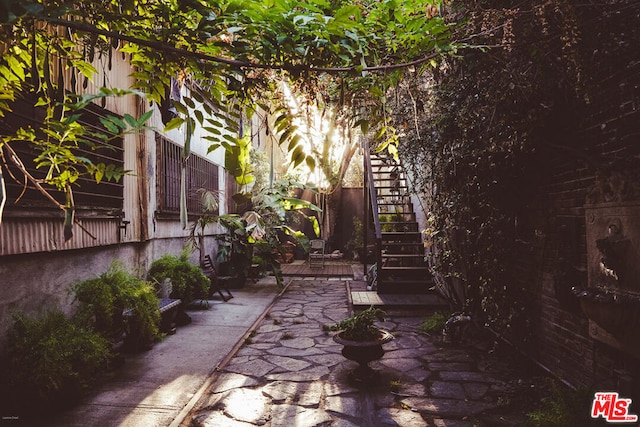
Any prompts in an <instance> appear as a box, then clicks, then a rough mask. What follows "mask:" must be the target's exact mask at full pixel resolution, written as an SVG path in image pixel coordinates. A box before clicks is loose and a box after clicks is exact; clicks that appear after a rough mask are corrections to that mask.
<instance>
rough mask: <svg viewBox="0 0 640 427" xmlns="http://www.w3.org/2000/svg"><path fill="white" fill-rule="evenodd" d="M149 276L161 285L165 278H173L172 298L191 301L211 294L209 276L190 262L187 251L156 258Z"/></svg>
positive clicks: (157, 284) (186, 301)
mask: <svg viewBox="0 0 640 427" xmlns="http://www.w3.org/2000/svg"><path fill="white" fill-rule="evenodd" d="M148 278H149V280H150V281H152V282H154V283H155V284H156V286H159V285H160V284H161V283H162V282H163V281H164V280H165V279H170V280H171V287H172V288H171V294H170V295H169V296H170V297H171V298H177V299H181V300H182V301H183V302H184V303H190V302H191V301H193V300H194V299H196V298H206V297H207V296H208V295H209V286H210V284H211V282H210V280H209V278H207V276H205V275H204V273H203V272H202V269H200V267H197V266H195V265H193V264H191V263H190V262H189V259H188V256H187V253H186V252H183V253H182V254H180V256H174V255H168V254H167V255H163V256H162V257H160V258H158V259H157V260H155V261H154V262H153V263H152V264H151V267H150V268H149V273H148Z"/></svg>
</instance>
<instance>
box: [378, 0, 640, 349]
mask: <svg viewBox="0 0 640 427" xmlns="http://www.w3.org/2000/svg"><path fill="white" fill-rule="evenodd" d="M512 3H513V5H512V6H511V7H509V6H505V4H504V2H491V1H477V2H469V3H467V4H466V5H465V10H458V11H457V13H458V14H460V15H463V16H467V17H468V18H469V22H468V25H467V27H465V28H466V29H467V30H468V32H469V33H468V34H469V36H470V37H472V38H473V41H474V43H476V45H477V46H479V47H480V46H482V47H483V48H482V49H477V50H470V51H465V52H464V54H462V55H460V56H459V57H457V58H445V59H443V60H442V61H440V62H439V63H438V66H437V67H436V68H435V69H433V71H429V72H425V73H419V72H416V73H415V75H414V79H413V80H410V81H404V82H402V84H399V85H397V86H395V87H393V88H392V89H391V90H390V91H389V93H390V95H391V96H390V98H392V99H394V100H395V101H394V102H395V103H394V105H393V111H394V113H395V114H394V121H393V124H394V126H395V127H396V128H398V129H401V130H402V132H403V135H402V136H401V138H400V145H399V147H400V153H401V157H402V158H403V159H404V160H405V163H406V166H407V168H408V169H409V170H410V171H411V175H412V176H413V179H414V184H415V186H416V190H417V191H419V193H420V194H421V197H422V198H423V200H424V205H425V207H426V210H427V216H428V218H429V220H430V221H429V225H428V229H427V230H426V231H425V233H426V234H427V237H428V238H429V239H430V242H431V243H432V244H434V245H436V246H438V247H439V251H437V252H436V258H437V259H435V260H433V261H432V266H433V267H434V269H435V270H436V273H437V274H436V275H437V278H438V279H439V280H441V281H443V282H445V283H446V286H448V288H449V290H450V291H451V299H452V302H453V303H454V304H455V305H458V306H460V307H462V308H465V309H466V310H468V311H470V312H472V313H474V314H475V315H476V319H480V320H481V321H482V322H484V323H486V324H488V325H491V326H493V327H495V328H496V329H497V330H499V331H501V332H502V333H505V334H506V335H507V336H510V337H513V336H514V335H516V333H515V332H514V331H518V332H517V339H518V340H526V338H527V331H530V327H531V324H530V323H529V322H530V321H529V319H530V318H531V316H530V314H531V311H530V310H531V304H532V302H533V301H532V294H531V289H530V286H531V285H530V284H527V283H524V282H525V280H523V278H522V277H520V273H521V272H520V271H519V264H520V263H521V260H522V257H523V255H527V254H529V256H531V255H530V254H531V251H532V243H533V242H534V240H535V239H536V236H537V235H540V234H541V233H544V232H545V225H544V224H539V223H536V222H535V221H536V218H534V217H533V216H532V214H531V212H532V211H535V210H536V208H537V206H535V204H536V203H537V202H539V201H540V200H541V198H543V197H544V195H541V194H539V193H538V191H539V188H540V183H543V182H545V180H546V179H547V178H546V176H545V171H547V170H548V165H547V159H546V158H545V154H547V153H549V152H553V151H554V150H556V152H557V151H558V150H560V151H562V152H567V153H569V152H571V153H578V152H580V150H583V147H582V146H581V144H580V142H581V141H580V139H577V138H575V137H573V138H569V137H568V135H572V132H573V134H575V130H576V129H579V128H580V123H581V121H580V120H581V117H584V116H586V115H588V112H589V111H590V108H592V104H591V103H592V99H593V92H594V90H595V88H596V87H597V79H598V76H600V75H602V74H606V73H607V72H611V70H610V68H611V66H612V63H616V62H618V63H620V64H621V65H622V61H623V60H622V59H621V58H629V54H630V46H629V45H628V42H623V40H624V39H625V38H627V39H629V34H627V35H626V36H625V33H624V32H625V30H629V28H630V27H629V25H631V24H630V23H631V22H632V18H631V17H629V18H628V19H626V20H625V19H624V18H623V15H624V14H625V13H631V16H635V15H637V13H638V8H637V6H634V5H633V3H632V2H627V1H613V2H608V3H607V5H606V6H605V5H601V6H599V7H598V6H596V5H581V6H579V5H573V3H572V2H568V1H563V0H542V1H534V2H531V3H530V4H529V3H527V4H526V5H524V4H522V3H520V2H512ZM455 13H456V12H454V13H453V14H454V15H455ZM605 40H607V41H605ZM612 43H614V44H612ZM636 56H637V55H636Z"/></svg>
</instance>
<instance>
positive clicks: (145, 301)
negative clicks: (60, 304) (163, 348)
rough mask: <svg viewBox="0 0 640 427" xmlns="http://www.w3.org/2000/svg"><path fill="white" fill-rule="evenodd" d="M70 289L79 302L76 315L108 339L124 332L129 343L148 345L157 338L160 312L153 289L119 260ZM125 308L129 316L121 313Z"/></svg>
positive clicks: (119, 335)
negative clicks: (99, 273) (128, 270)
mask: <svg viewBox="0 0 640 427" xmlns="http://www.w3.org/2000/svg"><path fill="white" fill-rule="evenodd" d="M72 291H73V292H74V293H75V297H76V300H77V301H78V302H79V304H78V307H77V311H76V313H75V318H76V319H77V320H78V321H79V322H82V324H86V325H91V327H92V328H94V329H95V330H96V331H98V332H99V333H101V334H102V335H103V336H105V337H106V338H107V339H109V340H110V341H111V342H117V341H118V340H119V339H120V338H121V336H122V334H123V333H126V336H127V339H128V341H129V343H130V344H131V343H136V346H138V345H142V346H144V347H147V346H148V345H149V344H150V343H152V342H153V341H154V340H155V339H156V338H157V337H158V335H159V325H160V312H159V310H158V305H159V304H158V298H157V297H156V294H155V290H154V288H153V286H152V285H151V284H150V283H148V282H145V281H144V280H142V279H140V278H138V277H136V276H134V275H132V274H131V273H129V272H127V271H126V270H125V269H124V267H123V266H122V264H121V263H119V262H114V263H113V264H112V265H111V267H110V268H109V270H107V271H106V272H105V273H103V274H101V275H100V276H98V277H96V278H92V279H88V280H84V281H82V282H80V283H77V284H76V285H74V286H73V287H72ZM125 310H127V311H128V312H129V314H130V315H129V316H123V312H124V311H125ZM129 310H130V311H129Z"/></svg>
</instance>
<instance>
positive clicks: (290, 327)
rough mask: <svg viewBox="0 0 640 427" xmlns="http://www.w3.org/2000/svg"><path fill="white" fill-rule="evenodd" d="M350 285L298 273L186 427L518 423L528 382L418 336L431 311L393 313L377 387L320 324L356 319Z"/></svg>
mask: <svg viewBox="0 0 640 427" xmlns="http://www.w3.org/2000/svg"><path fill="white" fill-rule="evenodd" d="M348 286H349V282H347V281H340V280H326V279H324V280H322V279H321V280H302V279H301V278H300V279H294V280H292V281H291V283H290V284H289V286H288V288H287V290H286V292H285V293H284V294H283V295H282V296H281V297H280V298H279V299H278V300H277V301H276V302H275V304H274V305H273V306H272V308H271V310H270V311H269V312H268V313H267V314H266V315H265V317H264V318H263V320H262V322H261V323H259V324H258V326H257V327H256V329H255V330H254V331H253V333H251V334H250V336H249V338H248V339H247V340H246V342H245V343H244V345H243V346H242V347H241V348H240V349H239V350H238V351H237V353H235V354H234V355H233V357H231V358H230V359H228V363H226V364H224V365H221V366H220V368H219V370H218V372H216V373H215V374H214V378H213V382H212V383H211V386H210V387H209V388H208V389H207V390H206V391H205V393H204V394H203V396H202V397H201V398H200V400H199V401H198V402H197V404H196V405H195V406H194V408H193V410H192V411H191V412H190V414H189V416H188V417H187V418H186V419H185V420H184V422H183V423H182V425H183V426H193V427H196V426H197V427H220V426H224V427H235V426H238V427H241V426H244V427H250V426H277V427H280V426H282V427H290V426H295V427H307V426H334V427H354V426H358V427H373V426H410V427H420V426H437V427H461V426H484V425H486V426H494V425H504V426H507V425H519V424H521V422H522V421H523V420H524V414H515V416H514V414H513V411H508V410H507V409H508V408H507V406H508V403H509V402H512V400H513V395H514V393H517V392H518V391H519V390H524V389H526V388H527V387H529V384H528V383H527V382H526V380H523V379H521V378H517V377H516V376H514V372H513V371H511V370H510V369H509V368H508V367H507V366H505V365H504V364H502V362H498V363H496V362H495V361H492V359H491V358H492V357H493V356H492V355H491V353H490V352H488V351H487V348H481V349H479V348H478V347H477V346H462V345H446V346H445V345H444V344H442V343H438V340H437V339H435V338H434V337H430V336H427V335H425V334H422V333H420V332H419V329H418V326H419V324H420V323H421V322H422V321H424V319H425V315H424V314H423V315H420V316H413V317H411V315H409V316H404V315H403V316H400V315H395V314H393V315H391V316H390V318H388V319H387V321H386V322H384V323H382V324H380V326H382V327H384V328H386V329H387V330H389V331H390V332H391V333H392V334H393V335H394V336H395V339H394V340H393V341H391V342H390V343H388V344H385V345H384V348H385V350H386V353H385V355H384V356H383V357H382V359H381V360H379V361H376V362H372V363H371V364H370V365H371V366H372V367H373V368H374V369H376V370H377V371H378V373H379V378H378V380H377V382H376V384H375V385H374V386H367V387H362V386H360V385H358V384H353V383H352V382H351V381H350V378H349V372H350V371H351V370H353V369H354V368H355V367H356V366H357V365H356V363H355V362H352V361H349V360H347V359H345V358H344V357H343V356H342V355H341V353H340V351H341V349H342V346H340V345H339V344H337V343H335V342H334V341H333V339H332V333H331V332H324V331H323V330H322V326H323V325H325V324H332V323H335V322H337V321H339V320H341V319H344V318H345V317H348V316H349V315H350V308H349V306H348V298H347V291H348Z"/></svg>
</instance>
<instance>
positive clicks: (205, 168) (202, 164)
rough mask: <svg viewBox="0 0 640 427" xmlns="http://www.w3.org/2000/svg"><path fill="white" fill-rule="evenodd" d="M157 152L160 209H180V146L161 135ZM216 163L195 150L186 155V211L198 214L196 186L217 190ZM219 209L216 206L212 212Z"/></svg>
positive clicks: (198, 201)
mask: <svg viewBox="0 0 640 427" xmlns="http://www.w3.org/2000/svg"><path fill="white" fill-rule="evenodd" d="M157 139H158V145H159V147H158V155H159V156H160V161H159V165H160V170H159V172H158V174H159V177H158V183H159V187H160V188H159V194H158V204H159V211H160V212H163V213H176V214H177V213H179V212H180V175H181V170H182V147H181V146H179V145H178V144H175V143H174V142H172V141H170V140H169V139H167V138H164V137H162V136H160V135H158V137H157ZM218 169H219V167H218V165H217V164H215V163H213V162H211V161H209V160H207V159H205V158H204V157H201V156H198V155H196V154H193V153H192V154H191V155H190V156H189V158H188V159H187V174H186V184H187V185H186V187H187V211H188V213H189V214H201V213H203V210H202V203H201V199H200V194H199V192H198V189H206V190H210V191H218V189H219V180H218ZM213 213H214V214H217V213H218V210H216V211H215V212H213Z"/></svg>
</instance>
